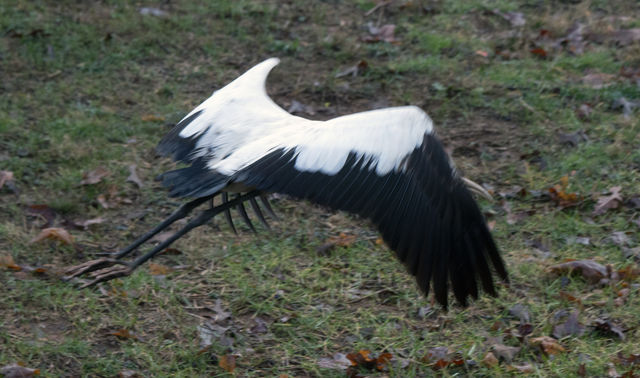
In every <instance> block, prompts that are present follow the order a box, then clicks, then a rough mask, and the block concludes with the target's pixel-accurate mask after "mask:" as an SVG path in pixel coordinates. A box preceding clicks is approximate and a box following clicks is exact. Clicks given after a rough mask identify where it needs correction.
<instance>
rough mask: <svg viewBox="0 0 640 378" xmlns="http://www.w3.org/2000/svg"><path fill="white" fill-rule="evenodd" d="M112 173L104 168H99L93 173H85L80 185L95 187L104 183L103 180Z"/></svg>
mask: <svg viewBox="0 0 640 378" xmlns="http://www.w3.org/2000/svg"><path fill="white" fill-rule="evenodd" d="M110 173H111V172H109V171H108V170H107V169H106V168H104V167H98V168H96V169H94V170H93V171H89V172H85V173H84V174H83V175H82V181H80V185H93V184H97V183H99V182H100V181H102V179H103V178H105V177H106V176H108V175H109V174H110Z"/></svg>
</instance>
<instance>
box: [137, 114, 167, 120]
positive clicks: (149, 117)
mask: <svg viewBox="0 0 640 378" xmlns="http://www.w3.org/2000/svg"><path fill="white" fill-rule="evenodd" d="M140 119H141V120H142V121H144V122H163V121H164V117H161V116H157V115H155V114H145V115H143V116H142V117H140Z"/></svg>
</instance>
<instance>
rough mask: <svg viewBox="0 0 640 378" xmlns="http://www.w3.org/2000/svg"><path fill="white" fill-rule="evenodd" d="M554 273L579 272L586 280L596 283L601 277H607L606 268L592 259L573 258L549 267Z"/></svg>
mask: <svg viewBox="0 0 640 378" xmlns="http://www.w3.org/2000/svg"><path fill="white" fill-rule="evenodd" d="M549 270H550V271H551V272H552V273H555V274H565V273H569V274H571V273H579V274H581V275H582V277H584V278H585V279H586V280H587V281H589V282H591V283H598V282H600V280H602V279H603V278H607V276H608V272H607V268H606V267H604V266H603V265H600V264H598V263H597V262H595V261H593V260H574V261H568V262H565V263H562V264H557V265H553V266H551V267H549Z"/></svg>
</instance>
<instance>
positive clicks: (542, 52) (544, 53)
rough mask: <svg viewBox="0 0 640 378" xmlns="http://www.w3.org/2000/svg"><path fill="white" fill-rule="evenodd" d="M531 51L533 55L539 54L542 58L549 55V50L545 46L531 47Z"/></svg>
mask: <svg viewBox="0 0 640 378" xmlns="http://www.w3.org/2000/svg"><path fill="white" fill-rule="evenodd" d="M530 52H531V53H532V54H533V55H537V56H539V57H540V58H546V57H547V51H546V50H545V49H543V48H540V47H536V48H535V49H531V50H530Z"/></svg>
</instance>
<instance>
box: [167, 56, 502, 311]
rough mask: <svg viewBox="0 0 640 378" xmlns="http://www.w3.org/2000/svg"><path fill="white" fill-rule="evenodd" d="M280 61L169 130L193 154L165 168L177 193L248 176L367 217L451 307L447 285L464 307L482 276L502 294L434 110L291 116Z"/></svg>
mask: <svg viewBox="0 0 640 378" xmlns="http://www.w3.org/2000/svg"><path fill="white" fill-rule="evenodd" d="M277 63H278V61H277V59H269V60H267V61H265V62H263V63H261V64H259V65H258V66H256V67H254V68H252V69H251V70H249V71H248V72H247V73H245V74H244V75H242V76H241V77H239V78H238V79H236V80H235V81H234V82H232V83H231V84H229V85H228V86H226V87H224V88H223V89H221V90H219V91H217V92H215V93H214V94H213V96H211V98H209V99H208V100H207V101H205V102H204V103H202V104H201V105H200V106H198V107H197V108H196V109H195V110H194V111H192V112H191V113H189V115H187V117H185V119H183V120H182V121H181V122H180V123H179V124H178V125H177V126H176V127H175V128H174V129H173V130H172V131H171V132H170V133H169V135H167V136H166V137H165V138H164V139H163V141H162V142H161V143H160V146H159V147H158V149H159V151H160V152H162V153H165V154H172V155H173V156H174V158H175V159H179V160H184V161H187V162H190V163H191V165H190V166H189V167H187V168H182V169H178V170H175V171H171V172H167V173H165V174H164V179H163V181H164V184H165V185H166V186H168V187H169V188H170V189H171V192H170V195H172V196H179V197H206V196H211V195H214V194H216V193H218V192H220V191H222V190H227V189H229V188H227V187H228V185H230V184H232V183H240V184H243V185H244V186H245V187H250V188H255V189H258V190H260V191H264V192H276V193H284V194H288V195H291V196H293V197H296V198H303V199H308V200H310V201H312V202H315V203H318V204H322V205H326V206H329V207H332V208H334V209H339V210H345V211H349V212H351V213H355V214H359V215H361V216H363V217H366V218H369V219H371V220H372V222H373V223H374V224H376V225H377V226H378V229H379V230H380V232H381V234H382V236H383V238H384V240H385V241H386V242H387V244H388V245H389V246H390V247H391V248H392V249H393V250H394V251H396V254H397V256H398V258H399V259H400V260H401V261H403V262H404V263H405V265H406V266H407V268H408V270H409V272H410V273H411V274H413V275H415V276H416V278H417V280H418V284H419V285H420V288H421V289H422V290H423V291H424V292H425V293H426V292H428V291H429V288H430V286H431V284H432V286H433V289H434V292H435V295H436V299H437V300H438V301H439V302H440V303H442V304H443V305H445V306H446V303H447V293H448V287H449V285H450V286H451V287H452V289H453V292H454V294H455V295H456V298H457V299H458V301H459V302H460V303H463V304H464V303H466V298H467V297H468V296H472V297H477V295H478V286H479V285H478V283H480V284H481V285H482V287H483V288H484V290H485V291H487V292H489V293H491V294H494V293H495V290H494V285H493V279H492V273H491V269H490V263H491V265H493V267H494V269H495V270H496V271H497V273H498V275H499V276H501V277H502V278H505V279H506V277H507V273H506V270H505V268H504V264H503V262H502V259H501V258H500V255H499V253H498V250H497V248H496V246H495V244H494V242H493V239H492V238H491V234H490V233H489V230H488V229H487V226H486V224H485V222H484V219H483V217H482V213H481V212H480V210H479V209H478V207H477V205H476V203H475V202H474V200H473V198H472V196H471V194H470V193H469V191H468V190H467V189H466V187H465V186H464V183H463V182H462V180H461V179H460V178H459V177H458V175H457V174H456V172H455V170H454V169H453V167H452V165H451V161H450V160H449V157H448V156H447V154H446V152H445V151H444V149H443V148H442V145H441V143H440V142H439V141H438V139H437V138H436V137H435V135H433V129H432V123H431V120H430V119H429V117H428V116H427V115H426V114H425V113H424V112H423V111H422V110H420V109H419V108H417V107H414V106H406V107H398V108H387V109H380V110H374V111H369V112H363V113H356V114H352V115H348V116H344V117H339V118H335V119H332V120H329V121H325V122H320V121H310V120H307V119H303V118H300V117H294V116H292V115H290V114H288V113H287V112H285V111H284V110H283V109H281V108H279V107H278V106H277V105H276V104H275V103H273V101H271V99H269V97H268V96H267V94H266V91H265V89H264V83H265V80H266V76H267V74H268V72H269V70H271V68H273V67H274V66H275V65H276V64H277ZM478 281H479V282H478Z"/></svg>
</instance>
